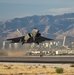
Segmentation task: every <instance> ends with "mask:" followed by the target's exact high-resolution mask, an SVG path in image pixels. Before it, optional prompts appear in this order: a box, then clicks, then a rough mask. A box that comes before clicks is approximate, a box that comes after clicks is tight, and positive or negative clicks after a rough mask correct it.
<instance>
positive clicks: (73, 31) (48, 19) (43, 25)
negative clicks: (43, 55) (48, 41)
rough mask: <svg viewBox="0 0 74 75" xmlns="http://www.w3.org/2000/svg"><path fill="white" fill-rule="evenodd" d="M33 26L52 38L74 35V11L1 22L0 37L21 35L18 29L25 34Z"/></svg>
mask: <svg viewBox="0 0 74 75" xmlns="http://www.w3.org/2000/svg"><path fill="white" fill-rule="evenodd" d="M33 28H38V29H39V30H40V32H41V33H42V35H44V36H47V37H50V38H51V37H52V38H55V37H56V39H59V38H60V39H62V38H63V36H65V35H68V36H73V37H74V13H69V14H63V15H56V16H52V15H43V16H36V15H35V16H28V17H23V18H14V19H10V20H7V21H3V22H0V39H1V40H2V39H6V38H10V37H16V36H20V35H19V33H18V30H19V31H20V32H21V33H22V34H25V33H28V32H30V31H31V30H32V29H33Z"/></svg>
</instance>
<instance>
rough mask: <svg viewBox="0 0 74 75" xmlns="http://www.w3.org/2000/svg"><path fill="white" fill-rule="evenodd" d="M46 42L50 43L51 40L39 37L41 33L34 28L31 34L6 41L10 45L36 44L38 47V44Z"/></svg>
mask: <svg viewBox="0 0 74 75" xmlns="http://www.w3.org/2000/svg"><path fill="white" fill-rule="evenodd" d="M46 40H47V41H50V40H53V39H50V38H46V37H43V36H41V33H40V32H39V30H38V29H36V28H34V29H33V30H32V31H31V33H28V34H25V35H24V36H21V37H16V38H10V39H7V41H11V43H22V45H23V44H24V43H36V44H38V45H39V43H42V42H43V41H46Z"/></svg>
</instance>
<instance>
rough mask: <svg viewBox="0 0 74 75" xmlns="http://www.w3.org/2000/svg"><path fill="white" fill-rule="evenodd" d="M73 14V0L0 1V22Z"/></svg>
mask: <svg viewBox="0 0 74 75" xmlns="http://www.w3.org/2000/svg"><path fill="white" fill-rule="evenodd" d="M73 12H74V0H0V21H3V20H8V19H12V18H16V17H25V16H32V15H56V14H63V13H73Z"/></svg>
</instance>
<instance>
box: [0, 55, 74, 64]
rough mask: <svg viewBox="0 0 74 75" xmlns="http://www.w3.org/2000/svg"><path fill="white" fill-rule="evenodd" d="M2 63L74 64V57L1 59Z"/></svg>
mask: <svg viewBox="0 0 74 75" xmlns="http://www.w3.org/2000/svg"><path fill="white" fill-rule="evenodd" d="M0 62H17V63H74V56H49V57H0Z"/></svg>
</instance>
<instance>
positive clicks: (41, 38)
mask: <svg viewBox="0 0 74 75" xmlns="http://www.w3.org/2000/svg"><path fill="white" fill-rule="evenodd" d="M50 40H53V39H50V38H46V37H43V36H40V37H39V38H38V39H37V41H38V42H43V41H50Z"/></svg>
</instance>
